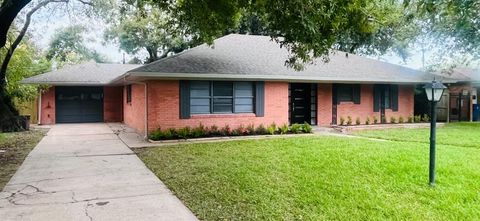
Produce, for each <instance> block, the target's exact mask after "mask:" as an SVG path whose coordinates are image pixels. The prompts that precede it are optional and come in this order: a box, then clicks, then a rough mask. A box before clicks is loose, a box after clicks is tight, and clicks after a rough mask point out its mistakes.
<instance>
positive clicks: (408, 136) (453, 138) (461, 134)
mask: <svg viewBox="0 0 480 221" xmlns="http://www.w3.org/2000/svg"><path fill="white" fill-rule="evenodd" d="M354 134H356V135H359V136H365V137H372V138H380V139H388V140H393V141H412V142H422V143H429V142H430V141H429V139H430V129H428V128H424V129H389V130H370V131H356V132H354ZM437 144H445V145H454V146H463V147H476V148H480V123H450V124H446V125H445V126H443V127H438V128H437Z"/></svg>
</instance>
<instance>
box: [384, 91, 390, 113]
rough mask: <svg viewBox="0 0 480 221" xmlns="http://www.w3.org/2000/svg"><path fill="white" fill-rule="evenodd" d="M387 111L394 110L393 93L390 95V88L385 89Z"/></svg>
mask: <svg viewBox="0 0 480 221" xmlns="http://www.w3.org/2000/svg"><path fill="white" fill-rule="evenodd" d="M384 94H385V103H384V105H385V109H391V108H392V102H391V100H392V98H391V93H390V87H386V88H385V92H384Z"/></svg>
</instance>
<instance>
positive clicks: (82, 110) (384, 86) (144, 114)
mask: <svg viewBox="0 0 480 221" xmlns="http://www.w3.org/2000/svg"><path fill="white" fill-rule="evenodd" d="M288 55H289V54H288V51H287V50H285V49H282V48H280V47H279V46H278V44H276V43H275V42H273V41H271V40H270V38H269V37H264V36H250V35H238V34H231V35H227V36H225V37H222V38H219V39H217V40H215V42H214V46H208V45H201V46H198V47H195V48H192V49H190V50H187V51H184V52H182V53H179V54H176V55H173V56H170V57H167V58H164V59H161V60H159V61H156V62H153V63H150V64H147V65H143V66H134V65H124V64H96V63H92V62H89V63H85V64H80V65H75V66H70V67H67V68H65V69H62V70H58V71H53V72H49V73H45V74H42V75H38V76H35V77H32V78H28V79H25V80H24V83H34V84H48V85H51V86H52V87H50V88H49V89H48V90H47V91H45V92H44V93H43V94H42V95H41V102H40V103H41V107H40V108H39V109H40V112H41V114H40V115H41V117H40V119H39V123H41V124H53V123H69V122H124V123H125V124H127V125H129V126H131V127H133V128H135V129H136V130H137V131H138V132H141V133H144V132H145V131H147V132H148V131H152V130H155V129H157V128H164V129H165V128H180V127H185V126H190V127H195V126H198V125H199V124H203V125H205V126H211V125H217V126H219V127H223V126H225V125H229V126H231V127H237V126H240V125H249V124H254V125H259V124H264V125H269V124H271V123H276V124H277V125H281V124H293V123H304V122H308V123H310V124H312V125H324V126H326V125H335V124H338V123H339V121H340V119H341V118H345V119H346V118H347V117H349V116H350V117H351V118H352V119H353V121H354V122H355V119H357V118H359V119H360V121H361V122H362V124H363V123H365V120H366V119H367V117H368V118H369V119H371V120H372V122H373V119H374V118H377V119H378V120H381V119H385V120H386V121H388V120H389V119H390V117H392V116H394V117H396V118H397V119H398V117H400V116H401V117H403V118H404V119H407V118H408V117H409V116H412V115H413V110H414V108H413V105H414V100H413V99H414V87H415V85H416V84H423V83H424V82H426V81H429V80H430V79H431V78H432V77H431V76H430V75H427V74H425V73H423V72H420V71H417V70H413V69H409V68H406V67H402V66H399V65H394V64H389V63H386V62H382V61H378V60H373V59H369V58H365V57H360V56H356V55H352V54H348V53H344V52H336V53H333V54H332V55H331V56H330V61H329V62H328V63H324V62H323V61H321V60H320V59H319V60H316V61H314V62H313V63H312V64H308V65H306V66H305V68H304V69H303V70H302V71H295V70H293V69H291V68H288V67H286V66H285V61H286V60H287V58H288Z"/></svg>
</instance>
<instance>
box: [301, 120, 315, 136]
mask: <svg viewBox="0 0 480 221" xmlns="http://www.w3.org/2000/svg"><path fill="white" fill-rule="evenodd" d="M312 131H313V128H312V126H311V125H310V124H309V123H307V122H305V123H303V132H305V133H308V134H310V133H312Z"/></svg>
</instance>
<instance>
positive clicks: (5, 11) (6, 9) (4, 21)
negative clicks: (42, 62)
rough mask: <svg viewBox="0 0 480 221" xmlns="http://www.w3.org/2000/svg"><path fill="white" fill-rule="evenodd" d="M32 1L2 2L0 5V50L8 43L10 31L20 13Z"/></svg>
mask: <svg viewBox="0 0 480 221" xmlns="http://www.w3.org/2000/svg"><path fill="white" fill-rule="evenodd" d="M30 1H32V0H1V1H0V2H1V5H0V48H2V47H4V46H5V43H6V42H7V33H8V29H9V28H10V26H11V25H12V22H13V20H15V18H16V17H17V15H18V13H20V11H21V10H22V9H23V8H24V7H25V6H26V5H27V4H28V3H30Z"/></svg>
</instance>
